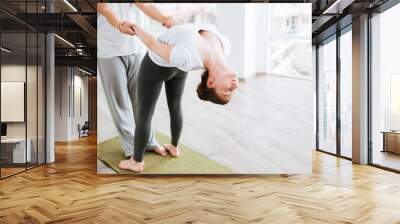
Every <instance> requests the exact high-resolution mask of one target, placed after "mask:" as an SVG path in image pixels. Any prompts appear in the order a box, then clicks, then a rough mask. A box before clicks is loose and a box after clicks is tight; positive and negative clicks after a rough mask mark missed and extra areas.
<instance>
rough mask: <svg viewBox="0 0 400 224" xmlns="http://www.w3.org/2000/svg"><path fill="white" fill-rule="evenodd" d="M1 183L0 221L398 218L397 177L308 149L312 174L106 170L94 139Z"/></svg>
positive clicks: (371, 220) (62, 148)
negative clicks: (108, 172)
mask: <svg viewBox="0 0 400 224" xmlns="http://www.w3.org/2000/svg"><path fill="white" fill-rule="evenodd" d="M56 152H57V154H56V158H57V162H56V163H55V164H51V165H46V166H41V167H39V168H36V169H33V170H29V171H27V172H26V173H22V174H19V175H17V176H13V177H10V178H8V179H5V180H2V181H0V202H1V203H0V223H39V222H42V223H43V222H48V223H374V224H376V223H385V224H386V223H400V212H399V211H400V200H399V199H400V175H399V174H395V173H391V172H387V171H384V170H380V169H377V168H374V167H369V166H359V165H352V164H351V163H350V161H347V160H343V159H337V158H335V157H333V156H329V155H326V154H323V153H317V152H314V153H313V160H314V165H313V174H312V175H290V176H284V175H281V176H279V175H271V176H245V175H236V176H140V177H136V176H115V175H111V176H107V175H97V174H96V140H95V138H93V137H91V138H85V139H82V140H81V141H79V142H72V143H70V144H58V145H57V150H56Z"/></svg>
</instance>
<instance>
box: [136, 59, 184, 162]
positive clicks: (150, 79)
mask: <svg viewBox="0 0 400 224" xmlns="http://www.w3.org/2000/svg"><path fill="white" fill-rule="evenodd" d="M186 75H187V72H184V71H182V70H179V69H178V68H175V67H162V66H159V65H157V64H155V63H154V62H153V61H152V60H151V59H150V58H149V56H148V54H146V56H145V57H144V58H143V61H142V64H141V66H140V70H139V76H138V80H137V81H138V83H137V85H138V87H137V91H138V92H137V99H138V105H137V106H138V110H139V112H138V114H137V119H136V127H135V135H134V136H135V137H134V138H135V139H134V150H135V153H134V155H133V159H134V160H135V161H137V162H141V161H142V160H143V155H144V150H145V147H146V142H147V140H148V139H149V136H150V132H151V119H152V117H153V114H154V109H155V107H156V103H157V99H158V97H159V95H160V92H161V87H162V84H163V83H165V93H166V96H167V103H168V109H169V116H170V126H171V144H172V145H174V146H177V145H178V142H179V137H180V135H181V131H182V125H183V116H182V107H181V100H182V94H183V90H184V87H185V80H186Z"/></svg>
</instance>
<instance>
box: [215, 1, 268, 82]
mask: <svg viewBox="0 0 400 224" xmlns="http://www.w3.org/2000/svg"><path fill="white" fill-rule="evenodd" d="M268 8H269V7H268V4H257V3H254V4H244V3H226V4H217V23H216V26H217V29H218V30H219V31H220V32H221V33H222V34H223V35H225V36H226V37H227V38H228V39H229V40H230V42H231V45H232V51H231V53H230V55H229V56H228V58H227V61H228V64H229V65H231V66H232V67H233V68H234V69H235V70H236V71H237V72H238V76H239V78H240V79H242V80H248V79H249V78H251V77H252V76H253V75H255V74H256V73H265V72H266V63H267V53H268V44H267V36H268V35H267V32H268V26H267V25H268V15H267V12H268ZM227 24H229V25H227Z"/></svg>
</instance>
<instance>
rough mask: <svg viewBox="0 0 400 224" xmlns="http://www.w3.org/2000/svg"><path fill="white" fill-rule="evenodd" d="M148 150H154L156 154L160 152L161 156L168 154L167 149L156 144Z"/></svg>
mask: <svg viewBox="0 0 400 224" xmlns="http://www.w3.org/2000/svg"><path fill="white" fill-rule="evenodd" d="M150 150H152V151H154V152H155V153H157V154H160V155H161V156H166V155H168V152H167V150H166V149H165V148H164V147H162V146H156V147H154V148H150Z"/></svg>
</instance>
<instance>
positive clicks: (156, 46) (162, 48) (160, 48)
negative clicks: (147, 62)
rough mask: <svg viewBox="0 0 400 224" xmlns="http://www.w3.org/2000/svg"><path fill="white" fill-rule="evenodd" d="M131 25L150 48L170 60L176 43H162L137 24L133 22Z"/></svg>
mask: <svg viewBox="0 0 400 224" xmlns="http://www.w3.org/2000/svg"><path fill="white" fill-rule="evenodd" d="M131 26H132V29H133V30H134V32H135V34H136V36H137V37H138V38H139V39H140V40H141V41H142V43H143V44H144V45H146V46H147V47H148V48H149V49H150V50H152V51H153V52H154V53H156V54H157V55H158V56H160V57H161V58H163V59H164V60H167V61H168V62H170V54H171V51H172V49H173V48H174V47H175V45H171V44H164V43H162V42H161V41H159V40H157V39H156V38H154V37H153V36H152V35H150V34H149V33H147V32H146V31H144V30H143V29H142V28H140V27H139V26H137V25H136V24H131Z"/></svg>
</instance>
